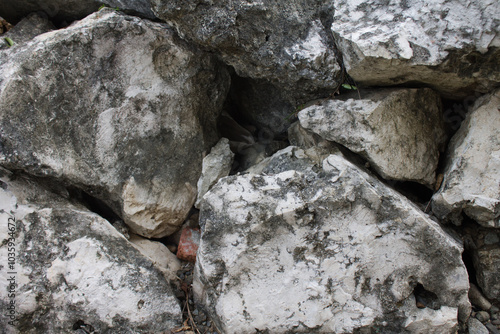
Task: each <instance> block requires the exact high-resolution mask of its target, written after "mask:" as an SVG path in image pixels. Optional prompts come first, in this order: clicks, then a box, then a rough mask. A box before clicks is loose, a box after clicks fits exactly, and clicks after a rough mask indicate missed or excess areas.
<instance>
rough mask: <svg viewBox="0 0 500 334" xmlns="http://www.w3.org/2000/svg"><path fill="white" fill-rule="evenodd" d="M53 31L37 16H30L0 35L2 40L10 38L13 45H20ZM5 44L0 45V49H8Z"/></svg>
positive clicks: (44, 19)
mask: <svg viewBox="0 0 500 334" xmlns="http://www.w3.org/2000/svg"><path fill="white" fill-rule="evenodd" d="M53 29H55V27H54V25H53V24H52V23H51V22H50V21H49V20H47V19H46V18H43V17H41V16H39V15H38V14H31V15H29V16H27V17H26V18H24V19H23V20H21V22H19V23H18V24H16V25H15V26H14V27H13V28H12V29H10V30H9V31H8V32H6V33H5V34H3V35H2V37H3V38H7V37H8V38H10V39H11V40H12V41H13V42H14V43H16V44H21V43H25V42H27V41H29V40H30V39H33V37H35V36H37V35H40V34H43V33H45V32H48V31H51V30H53ZM8 47H9V46H8V44H7V43H1V44H0V49H6V48H8Z"/></svg>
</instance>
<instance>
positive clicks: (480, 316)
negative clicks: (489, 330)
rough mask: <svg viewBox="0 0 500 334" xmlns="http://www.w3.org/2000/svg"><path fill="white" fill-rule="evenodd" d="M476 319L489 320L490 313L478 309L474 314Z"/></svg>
mask: <svg viewBox="0 0 500 334" xmlns="http://www.w3.org/2000/svg"><path fill="white" fill-rule="evenodd" d="M476 319H477V320H479V321H481V322H487V321H488V320H490V314H489V313H488V312H486V311H479V312H477V314H476Z"/></svg>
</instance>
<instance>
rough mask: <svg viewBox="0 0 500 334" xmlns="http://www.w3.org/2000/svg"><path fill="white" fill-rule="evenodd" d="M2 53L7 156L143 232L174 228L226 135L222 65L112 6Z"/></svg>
mask: <svg viewBox="0 0 500 334" xmlns="http://www.w3.org/2000/svg"><path fill="white" fill-rule="evenodd" d="M0 52H2V54H1V55H0V99H1V101H2V103H1V105H0V124H1V132H0V164H1V165H3V166H5V167H6V168H8V169H11V170H18V169H21V170H24V171H26V172H28V173H30V174H34V175H37V176H44V177H50V178H57V179H58V181H60V182H65V183H68V184H71V185H74V186H77V187H79V188H80V189H82V190H84V191H86V192H87V193H89V194H90V195H91V196H94V197H97V198H99V199H101V200H102V201H104V202H105V203H106V204H107V205H109V206H110V207H111V208H112V209H113V210H114V211H115V212H116V213H117V214H118V215H120V216H121V217H122V218H123V220H124V221H125V223H127V224H128V225H129V226H130V227H131V228H132V230H133V231H134V232H136V233H137V234H140V235H143V236H146V237H162V236H165V235H168V234H171V233H173V232H174V231H175V230H176V229H177V228H178V226H179V225H180V224H181V223H182V221H183V220H184V219H185V218H186V216H187V214H188V213H189V210H190V209H191V207H192V205H193V203H194V201H195V198H196V194H197V191H196V183H197V181H198V178H199V177H200V174H201V165H202V159H203V154H204V152H205V151H206V150H208V149H209V148H210V147H211V146H212V145H213V144H215V143H216V142H217V139H218V136H217V129H216V119H217V117H218V115H219V112H220V110H221V108H222V103H223V100H224V99H225V96H226V94H227V91H228V89H229V87H228V86H229V80H230V79H229V75H228V74H227V72H226V70H225V68H224V67H220V66H219V64H218V62H217V61H216V60H215V59H214V58H213V57H211V56H210V55H208V54H206V53H204V52H201V51H199V50H197V49H195V48H193V47H191V46H189V45H187V44H186V43H185V42H183V41H181V40H179V39H178V38H176V36H175V33H174V32H172V31H171V30H170V29H168V27H167V26H166V25H165V24H160V23H152V22H150V21H148V20H141V19H139V18H136V17H131V16H126V15H123V14H120V13H118V12H116V11H114V10H109V9H108V10H101V11H100V12H98V13H95V14H93V15H91V16H89V17H87V18H86V19H84V20H82V21H80V22H78V23H76V24H74V25H71V26H70V27H68V28H66V29H62V30H57V31H53V32H49V33H45V34H42V35H39V36H37V37H36V38H35V39H33V40H32V41H31V42H29V43H27V44H19V45H14V46H13V47H12V48H10V49H8V50H3V51H2V50H0Z"/></svg>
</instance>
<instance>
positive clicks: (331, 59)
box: [151, 0, 341, 96]
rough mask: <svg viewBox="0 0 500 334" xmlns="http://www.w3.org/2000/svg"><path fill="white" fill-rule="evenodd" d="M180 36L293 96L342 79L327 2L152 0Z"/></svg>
mask: <svg viewBox="0 0 500 334" xmlns="http://www.w3.org/2000/svg"><path fill="white" fill-rule="evenodd" d="M151 3H152V8H153V11H154V12H155V14H156V16H157V17H159V18H160V19H162V20H165V21H166V22H167V23H169V24H171V25H172V26H174V27H176V28H177V31H178V32H179V34H180V35H181V36H183V37H184V38H186V39H189V40H191V41H193V42H195V43H198V44H199V45H202V46H204V47H207V48H209V49H211V50H215V51H216V52H217V53H219V54H220V55H221V57H222V58H223V60H224V61H225V62H226V63H227V64H229V65H231V66H233V67H234V69H235V70H236V72H237V73H238V75H239V76H242V77H250V78H253V79H266V80H269V81H271V82H272V83H273V84H275V85H277V86H278V87H279V88H281V89H282V90H286V91H288V92H293V94H294V95H295V96H304V95H308V94H307V93H310V92H312V93H318V92H323V93H324V92H325V91H328V92H330V93H331V92H332V89H333V88H335V87H337V86H338V85H339V80H341V72H340V67H339V65H338V62H337V59H336V55H335V52H336V49H335V47H334V41H333V38H332V35H331V31H330V25H331V21H332V18H333V2H332V1H327V0H288V1H245V0H230V1H227V0H211V1H205V0H195V1H185V0H173V1H172V0H152V1H151Z"/></svg>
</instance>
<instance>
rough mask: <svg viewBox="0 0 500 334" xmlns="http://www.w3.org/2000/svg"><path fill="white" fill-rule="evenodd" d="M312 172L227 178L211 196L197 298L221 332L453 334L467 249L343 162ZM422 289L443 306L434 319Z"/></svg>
mask: <svg viewBox="0 0 500 334" xmlns="http://www.w3.org/2000/svg"><path fill="white" fill-rule="evenodd" d="M281 156H282V157H284V155H283V154H282V155H281ZM289 156H290V157H292V156H291V155H289ZM295 157H297V155H295ZM292 160H295V162H296V163H297V164H299V163H300V161H299V160H300V159H299V160H297V159H296V158H293V159H292ZM302 164H303V165H304V166H303V167H302V168H299V169H300V170H301V171H297V170H288V171H283V172H279V173H277V174H272V173H270V174H268V175H256V174H246V175H240V176H229V177H227V178H224V179H223V180H221V181H219V183H217V185H215V186H214V188H212V190H211V191H210V192H208V193H207V194H206V195H205V197H204V201H203V202H202V209H201V213H200V225H201V226H202V239H201V243H200V248H199V251H198V258H197V263H196V272H195V282H194V289H195V295H196V297H197V299H198V301H199V302H201V303H203V304H205V305H206V308H207V309H208V310H209V311H210V312H211V313H212V314H211V316H212V318H213V319H214V321H216V324H217V326H218V327H219V329H220V330H221V331H222V332H223V333H241V334H244V333H255V332H256V331H262V332H269V333H290V332H298V333H301V332H314V333H352V332H353V331H355V330H356V329H362V328H363V330H370V329H373V330H375V328H377V329H378V330H382V332H387V333H389V332H394V333H402V332H405V331H409V332H412V333H431V332H434V333H437V332H441V333H448V332H453V330H454V329H455V328H456V326H457V310H458V313H459V314H460V318H461V319H462V320H465V319H466V318H467V316H468V314H469V312H470V304H469V301H468V298H467V290H468V286H469V284H468V276H467V272H466V269H465V266H464V265H463V263H462V260H461V252H462V249H461V246H460V245H459V244H458V243H457V242H456V241H455V240H454V239H452V238H451V237H450V236H449V235H447V234H446V233H445V232H444V231H443V230H442V229H441V227H440V226H439V225H438V224H437V223H435V222H434V221H432V220H430V219H429V218H427V216H426V215H425V214H423V213H422V212H421V211H420V210H419V209H417V208H416V207H415V206H414V205H413V204H411V203H410V202H409V201H408V200H406V199H405V198H404V197H402V196H401V195H399V194H398V193H396V192H394V191H392V190H391V189H389V188H387V187H386V186H384V185H383V184H381V183H380V182H379V181H377V180H376V179H374V178H373V177H371V176H369V175H368V174H366V173H364V172H362V171H360V170H359V169H358V168H357V167H355V166H354V165H352V164H351V163H349V162H347V161H346V160H345V159H344V158H342V157H340V156H336V155H330V156H329V157H328V158H326V159H325V160H324V161H323V166H322V167H313V168H307V165H308V164H310V162H309V160H308V159H304V160H303V161H302ZM277 171H279V169H278V170H277ZM269 172H270V170H269ZM419 284H420V285H421V286H422V287H423V290H422V289H421V290H422V291H426V292H427V294H428V295H429V296H433V298H431V299H432V300H428V304H427V306H428V307H427V308H425V309H419V308H417V306H416V300H415V298H416V297H415V294H416V292H415V293H414V291H416V290H417V289H416V287H417V286H418V285H419Z"/></svg>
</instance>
